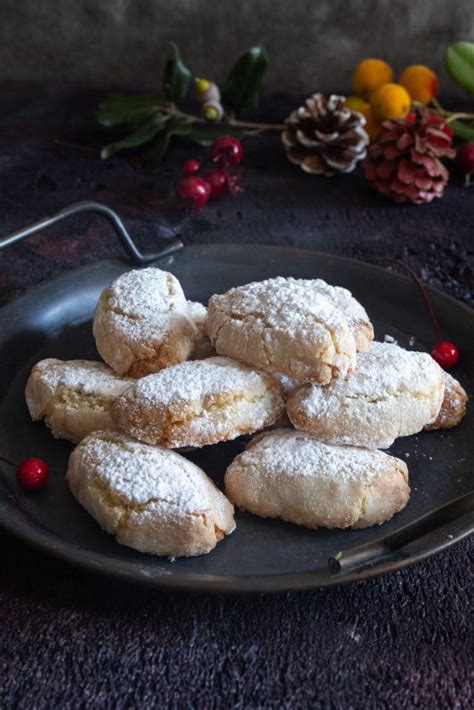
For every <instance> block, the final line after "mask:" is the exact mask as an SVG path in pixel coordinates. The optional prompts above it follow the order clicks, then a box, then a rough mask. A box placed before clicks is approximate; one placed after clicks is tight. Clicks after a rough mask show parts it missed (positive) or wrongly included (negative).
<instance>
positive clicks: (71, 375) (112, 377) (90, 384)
mask: <svg viewBox="0 0 474 710" xmlns="http://www.w3.org/2000/svg"><path fill="white" fill-rule="evenodd" d="M32 372H33V373H36V374H38V375H39V376H40V377H41V381H42V382H43V384H44V385H45V386H46V387H48V388H49V389H50V391H51V394H53V393H54V392H56V391H57V390H58V388H60V387H61V388H62V387H64V388H66V389H67V390H70V391H71V392H75V393H76V394H78V395H81V394H84V395H91V396H92V397H96V396H97V397H99V398H104V397H106V398H110V399H115V397H118V396H119V395H120V394H122V392H124V391H125V390H126V389H127V387H129V386H130V385H131V384H132V383H133V382H135V380H133V379H132V378H130V377H118V376H117V375H116V374H115V372H114V371H113V370H112V369H111V368H110V367H108V366H107V365H105V363H103V362H98V361H95V360H57V359H56V358H47V359H46V360H41V361H40V362H38V363H37V364H36V365H35V366H34V368H33V370H32Z"/></svg>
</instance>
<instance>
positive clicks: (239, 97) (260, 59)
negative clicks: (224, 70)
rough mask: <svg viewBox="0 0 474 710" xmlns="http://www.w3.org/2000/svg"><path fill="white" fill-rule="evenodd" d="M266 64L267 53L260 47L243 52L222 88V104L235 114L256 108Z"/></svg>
mask: <svg viewBox="0 0 474 710" xmlns="http://www.w3.org/2000/svg"><path fill="white" fill-rule="evenodd" d="M267 64H268V57H267V53H266V51H265V49H264V48H263V47H261V46H260V45H259V46H257V47H252V48H251V49H249V50H248V51H247V52H245V54H243V55H242V56H241V57H240V59H239V60H238V61H237V63H236V64H234V66H233V67H232V69H231V72H230V74H229V76H228V78H227V81H226V82H225V84H224V86H223V88H222V99H223V101H224V104H225V105H226V106H228V107H229V108H230V109H232V110H233V111H235V112H236V113H239V112H240V111H244V110H246V109H255V108H257V106H258V102H259V100H260V94H261V91H262V82H263V77H264V75H265V71H266V68H267Z"/></svg>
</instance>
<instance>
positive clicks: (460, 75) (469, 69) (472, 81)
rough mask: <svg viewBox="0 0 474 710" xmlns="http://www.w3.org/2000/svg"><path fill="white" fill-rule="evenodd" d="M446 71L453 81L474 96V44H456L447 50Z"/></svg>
mask: <svg viewBox="0 0 474 710" xmlns="http://www.w3.org/2000/svg"><path fill="white" fill-rule="evenodd" d="M445 64H446V69H447V70H448V73H449V75H450V76H451V79H453V80H454V81H455V82H456V84H459V86H461V87H462V88H463V89H466V91H469V93H471V94H474V42H454V43H453V44H450V45H449V47H448V49H447V50H446V56H445Z"/></svg>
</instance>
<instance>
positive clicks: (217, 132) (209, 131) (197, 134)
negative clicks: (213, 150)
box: [186, 125, 245, 147]
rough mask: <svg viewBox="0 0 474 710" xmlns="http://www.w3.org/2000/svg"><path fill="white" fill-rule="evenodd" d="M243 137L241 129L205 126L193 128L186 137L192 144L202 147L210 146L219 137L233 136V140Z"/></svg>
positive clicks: (243, 133) (243, 132)
mask: <svg viewBox="0 0 474 710" xmlns="http://www.w3.org/2000/svg"><path fill="white" fill-rule="evenodd" d="M244 135H245V131H244V130H242V129H241V128H240V129H239V128H232V126H219V125H216V126H205V127H203V128H197V127H196V126H193V127H192V129H191V130H190V131H189V133H188V134H187V135H186V138H188V139H189V140H190V141H192V142H193V143H197V144H198V145H202V146H205V147H207V146H209V145H211V143H212V141H214V140H215V139H216V138H220V137H221V136H234V138H239V139H240V138H242V136H244Z"/></svg>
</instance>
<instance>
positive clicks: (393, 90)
mask: <svg viewBox="0 0 474 710" xmlns="http://www.w3.org/2000/svg"><path fill="white" fill-rule="evenodd" d="M410 106H411V99H410V94H409V93H408V91H407V90H406V89H405V87H404V86H400V84H384V85H383V86H379V88H378V89H376V90H375V91H374V93H373V94H372V96H371V97H370V107H371V109H372V111H373V112H374V114H375V116H376V118H378V119H379V121H386V120H388V119H390V118H405V116H406V115H407V113H408V111H409V110H410Z"/></svg>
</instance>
